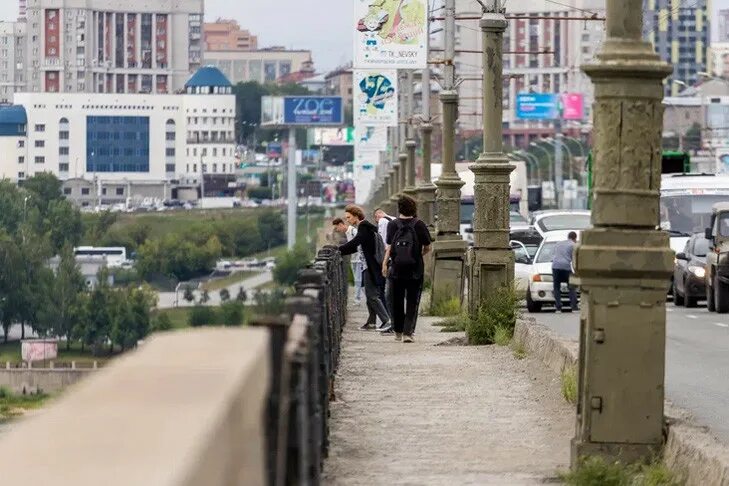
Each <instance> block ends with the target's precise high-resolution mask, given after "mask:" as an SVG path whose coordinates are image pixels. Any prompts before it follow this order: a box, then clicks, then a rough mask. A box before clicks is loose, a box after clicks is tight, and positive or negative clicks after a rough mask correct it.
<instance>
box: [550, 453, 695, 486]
mask: <svg viewBox="0 0 729 486" xmlns="http://www.w3.org/2000/svg"><path fill="white" fill-rule="evenodd" d="M560 478H561V479H562V481H564V483H565V484H568V485H570V486H681V485H682V484H684V483H683V482H682V481H680V480H678V479H677V478H676V476H675V475H674V474H673V473H672V472H671V471H669V470H668V469H667V468H666V466H665V465H663V464H662V463H660V462H658V461H653V462H651V463H650V464H631V465H626V464H623V463H621V462H608V461H606V460H605V459H603V458H600V457H588V458H584V459H582V460H581V461H580V464H579V466H578V467H577V468H576V469H574V470H572V471H570V472H568V473H563V474H560Z"/></svg>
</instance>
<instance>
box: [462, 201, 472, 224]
mask: <svg viewBox="0 0 729 486" xmlns="http://www.w3.org/2000/svg"><path fill="white" fill-rule="evenodd" d="M461 224H473V201H461Z"/></svg>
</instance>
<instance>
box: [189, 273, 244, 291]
mask: <svg viewBox="0 0 729 486" xmlns="http://www.w3.org/2000/svg"><path fill="white" fill-rule="evenodd" d="M256 275H258V272H245V271H244V272H234V273H231V274H230V275H228V276H227V277H221V278H216V279H213V280H209V281H207V282H205V283H204V284H202V286H201V287H202V289H203V290H207V291H208V292H213V291H216V290H222V289H224V288H226V287H231V286H233V285H236V284H240V283H241V282H243V280H247V279H249V278H251V277H254V276H256Z"/></svg>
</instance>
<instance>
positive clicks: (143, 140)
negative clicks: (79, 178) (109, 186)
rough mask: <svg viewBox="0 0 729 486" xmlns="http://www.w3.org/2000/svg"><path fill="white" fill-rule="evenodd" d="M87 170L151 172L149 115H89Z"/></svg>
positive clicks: (87, 126)
mask: <svg viewBox="0 0 729 486" xmlns="http://www.w3.org/2000/svg"><path fill="white" fill-rule="evenodd" d="M86 171H87V172H149V117H146V116H89V117H86Z"/></svg>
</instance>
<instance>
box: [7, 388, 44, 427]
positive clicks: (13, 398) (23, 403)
mask: <svg viewBox="0 0 729 486" xmlns="http://www.w3.org/2000/svg"><path fill="white" fill-rule="evenodd" d="M49 398H50V395H47V394H45V393H29V394H15V393H12V392H11V391H10V390H9V389H7V388H4V387H0V421H4V420H9V419H12V418H14V417H17V416H20V415H22V414H23V411H25V410H33V409H36V408H40V407H42V406H43V405H44V404H45V402H46V401H47V400H48V399H49Z"/></svg>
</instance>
